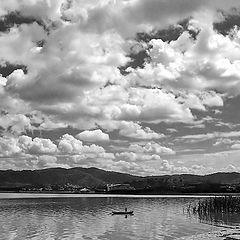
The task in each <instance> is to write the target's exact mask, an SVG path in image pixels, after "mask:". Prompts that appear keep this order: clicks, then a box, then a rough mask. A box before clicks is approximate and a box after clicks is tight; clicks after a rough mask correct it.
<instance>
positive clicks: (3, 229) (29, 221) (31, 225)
mask: <svg viewBox="0 0 240 240" xmlns="http://www.w3.org/2000/svg"><path fill="white" fill-rule="evenodd" d="M193 201H196V199H193V198H162V197H159V198H128V197H125V198H122V197H121V198H119V197H101V198H99V197H95V198H94V197H90V198H88V197H75V198H41V199H39V198H35V199H34V198H32V199H0V239H18V240H21V239H83V240H90V239H94V240H96V239H116V240H122V239H123V240H128V239H134V240H135V239H144V240H145V239H164V240H170V239H176V238H178V237H182V236H191V235H194V234H197V233H203V232H206V231H211V230H214V229H215V227H214V226H211V225H207V224H203V223H200V222H199V220H198V218H197V217H196V216H192V215H188V214H186V213H184V212H183V208H184V207H185V206H188V205H189V204H190V203H191V202H193ZM125 207H127V208H128V210H133V211H134V215H133V216H127V218H125V216H124V215H112V214H111V212H112V211H114V210H117V211H119V210H120V211H121V210H124V209H125Z"/></svg>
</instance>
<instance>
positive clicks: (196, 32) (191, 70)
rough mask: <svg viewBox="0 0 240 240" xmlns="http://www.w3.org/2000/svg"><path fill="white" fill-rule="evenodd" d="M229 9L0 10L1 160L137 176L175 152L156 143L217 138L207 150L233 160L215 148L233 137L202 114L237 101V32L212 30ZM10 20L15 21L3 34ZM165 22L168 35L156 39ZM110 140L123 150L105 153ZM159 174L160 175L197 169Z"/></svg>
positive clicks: (190, 5)
mask: <svg viewBox="0 0 240 240" xmlns="http://www.w3.org/2000/svg"><path fill="white" fill-rule="evenodd" d="M239 7H240V3H239V1H237V0H229V1H227V2H226V1H225V0H212V1H207V0H202V1H198V0H171V1H165V0H133V1H128V0H126V1H115V0H102V1H97V0H93V1H84V0H79V1H77V0H70V1H69V0H59V1H58V0H52V1H46V0H31V1H27V0H22V1H15V0H2V1H1V6H0V18H1V19H0V21H1V22H2V23H4V24H5V26H6V29H5V30H4V31H3V32H2V33H1V34H0V70H1V71H3V70H2V69H5V70H4V71H6V69H7V70H9V71H7V72H8V73H6V72H5V74H3V75H0V126H1V127H0V133H1V136H2V137H1V138H0V150H1V151H0V152H1V154H2V155H1V156H2V157H7V158H8V159H9V161H10V158H12V159H11V161H13V162H14V156H17V155H19V156H20V155H21V156H24V157H25V159H24V160H21V162H19V164H20V165H21V164H23V165H24V166H26V167H30V166H36V167H39V168H41V167H48V166H54V165H55V166H60V165H59V164H61V166H66V165H64V164H68V166H77V164H83V165H84V166H90V165H91V164H95V165H96V166H99V167H101V166H102V167H103V166H104V167H106V168H108V169H115V170H116V169H117V168H118V169H121V170H123V171H128V172H132V173H135V172H138V171H139V172H140V173H142V174H145V173H147V172H150V171H155V170H154V169H156V168H155V167H149V168H148V166H147V165H146V164H145V165H144V163H143V162H144V161H145V162H148V164H150V162H158V161H161V157H160V156H161V155H173V154H174V153H175V151H174V150H175V149H178V148H176V147H175V146H173V147H172V148H170V147H165V146H163V145H161V144H159V143H157V141H160V139H161V140H162V139H167V140H165V143H166V141H168V140H169V144H167V146H171V145H170V144H171V141H173V142H174V143H176V144H179V145H180V144H186V145H187V144H189V143H190V142H191V144H194V143H200V141H204V140H210V139H211V140H212V139H215V138H216V142H215V144H214V147H215V148H216V149H217V146H220V145H226V146H227V147H228V148H229V149H231V148H232V149H235V151H237V149H238V148H239V146H238V144H239V143H238V142H237V141H233V140H232V141H231V142H230V141H229V142H227V141H226V139H227V138H236V137H238V136H239V132H238V130H237V131H231V132H224V131H225V130H219V131H218V130H216V129H212V128H213V127H212V126H211V127H209V126H210V124H212V125H214V124H215V126H214V127H219V128H220V127H221V128H223V127H224V126H223V124H222V125H221V123H220V121H221V119H215V120H216V121H215V120H214V121H210V120H209V121H208V120H206V116H208V115H210V116H211V117H210V118H209V119H212V115H213V113H214V112H215V113H218V114H217V115H218V116H217V117H219V118H220V117H223V118H224V114H225V112H226V109H225V103H226V101H228V102H229V101H230V102H231V99H232V97H233V98H234V99H235V98H236V96H238V95H239V93H240V74H239V72H240V71H239V69H240V63H239V56H240V30H239V27H234V28H233V29H230V32H229V34H225V35H222V34H220V33H219V32H218V31H216V30H215V29H214V26H213V25H214V24H213V23H214V22H219V21H221V20H223V19H224V17H225V16H226V15H227V14H229V13H232V12H233V9H232V8H234V9H238V8H239ZM219 10H220V11H219ZM235 11H236V12H237V10H235ZM9 14H10V15H9ZM11 14H12V15H14V16H17V18H18V20H19V21H20V22H19V23H17V24H15V22H14V21H13V22H11V23H9V25H8V24H7V21H9V19H10V18H8V16H12V15H11ZM21 19H22V21H23V22H22V23H21ZM182 20H184V24H183V23H179V21H182ZM182 22H183V21H182ZM170 24H171V28H170V29H175V30H176V29H177V30H176V32H177V34H176V37H173V38H171V41H170V40H169V41H167V40H166V39H167V38H168V37H167V35H168V34H169V32H168V31H169V29H168V28H169V26H170ZM178 30H179V31H178ZM137 33H142V38H141V40H139V36H140V35H137ZM162 33H164V34H165V35H166V36H165V39H164V38H161V34H162ZM141 54H142V55H144V57H141V56H142V55H141ZM141 58H142V59H141ZM126 66H128V68H126ZM125 68H126V69H125ZM4 71H3V72H4ZM3 76H4V77H3ZM196 110H197V111H196ZM218 120H219V121H218ZM217 121H218V124H217V123H216V122H217ZM203 123H204V124H203ZM189 124H190V125H189ZM187 125H188V126H190V127H188V128H187V127H185V128H181V127H182V126H187ZM179 126H180V127H179ZM228 126H232V125H231V123H229V125H228ZM204 127H209V128H210V131H209V133H206V134H204V133H201V130H202V129H203V128H204ZM235 127H236V126H235ZM164 128H165V129H164ZM197 128H198V131H196V129H197ZM58 129H61V133H60V130H58ZM69 129H70V130H69ZM92 129H95V130H92ZM100 129H102V130H100ZM35 130H39V132H40V131H42V132H43V134H45V136H48V137H46V138H44V137H43V138H41V137H39V136H38V137H35V135H34V131H35ZM50 130H51V131H50ZM31 131H32V136H33V137H29V136H27V135H29V134H30V132H31ZM58 131H59V132H58ZM68 131H69V132H71V134H70V133H67V132H68ZM72 132H74V133H72ZM77 133H78V134H77ZM163 133H168V134H169V135H164V134H163ZM173 133H174V134H173ZM23 134H24V135H23ZM76 134H77V135H76ZM73 135H74V136H75V137H74V136H73ZM174 135H176V136H177V139H176V140H178V141H174V140H175V139H173V137H172V136H174ZM40 136H41V134H40ZM56 136H57V137H56ZM59 136H61V137H59ZM109 136H111V138H112V137H113V139H114V140H119V144H118V145H119V149H121V148H122V149H124V150H123V152H121V151H120V152H116V151H117V150H116V149H117V148H113V149H115V151H112V152H108V151H107V149H108V146H104V145H106V142H108V141H110V138H109ZM223 139H224V140H223ZM122 140H125V141H126V142H125V143H124V142H121V141H122ZM141 140H142V141H144V143H143V144H142V143H140V141H141ZM133 141H135V142H137V143H134V144H133V143H132V142H133ZM147 141H149V142H148V143H147ZM93 142H101V144H102V145H103V146H104V147H105V148H104V147H103V146H98V145H96V144H90V143H93ZM131 143H132V144H131ZM113 144H116V142H115V143H114V142H113ZM164 145H165V144H164ZM128 146H130V147H129V148H128ZM183 147H185V146H183V145H181V147H180V149H181V148H183ZM173 149H174V150H173ZM176 155H178V152H176ZM168 157H169V156H168ZM16 161H17V160H16ZM24 161H25V162H24ZM9 164H10V165H12V166H13V165H14V164H13V163H12V162H11V163H10V162H9ZM161 164H162V165H161V167H160V169H158V170H159V171H166V172H191V171H193V172H194V171H195V170H196V169H198V170H199V169H201V171H208V170H207V169H205V170H204V169H203V168H201V167H197V166H201V164H195V167H191V166H190V167H189V166H188V167H186V166H175V164H174V163H173V162H172V161H170V160H163V161H162V163H161ZM10 165H7V163H5V166H10ZM20 165H18V164H17V163H16V164H15V165H14V166H15V167H16V166H20ZM233 166H235V165H234V164H233ZM184 167H186V168H184ZM144 169H145V170H144ZM199 172H200V170H199Z"/></svg>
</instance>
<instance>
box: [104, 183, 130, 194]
mask: <svg viewBox="0 0 240 240" xmlns="http://www.w3.org/2000/svg"><path fill="white" fill-rule="evenodd" d="M131 190H135V188H134V187H132V186H131V185H130V184H127V183H126V184H120V183H119V184H107V191H108V192H113V191H131Z"/></svg>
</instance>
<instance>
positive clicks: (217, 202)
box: [187, 196, 240, 223]
mask: <svg viewBox="0 0 240 240" xmlns="http://www.w3.org/2000/svg"><path fill="white" fill-rule="evenodd" d="M187 211H188V213H189V214H191V215H192V214H193V215H197V216H198V217H199V219H200V220H201V221H208V222H215V223H216V222H222V223H229V222H232V221H233V219H236V217H239V215H240V198H239V197H235V196H221V197H219V196H218V197H212V198H205V199H200V200H198V201H197V202H195V203H193V204H190V205H189V206H188V208H187Z"/></svg>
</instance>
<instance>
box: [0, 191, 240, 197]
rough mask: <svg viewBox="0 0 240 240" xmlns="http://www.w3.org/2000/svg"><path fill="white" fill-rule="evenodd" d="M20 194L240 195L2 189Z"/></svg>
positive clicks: (236, 194)
mask: <svg viewBox="0 0 240 240" xmlns="http://www.w3.org/2000/svg"><path fill="white" fill-rule="evenodd" d="M0 193H19V194H22V193H23V194H63V195H64V194H78V195H83V194H84V195H99V194H101V195H135V196H141V195H144V196H199V197H201V196H240V192H239V193H194V192H193V193H178V192H176V193H144V192H143V193H132V192H90V193H88V192H82V193H81V192H74V191H0Z"/></svg>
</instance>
